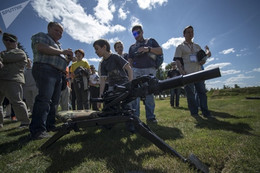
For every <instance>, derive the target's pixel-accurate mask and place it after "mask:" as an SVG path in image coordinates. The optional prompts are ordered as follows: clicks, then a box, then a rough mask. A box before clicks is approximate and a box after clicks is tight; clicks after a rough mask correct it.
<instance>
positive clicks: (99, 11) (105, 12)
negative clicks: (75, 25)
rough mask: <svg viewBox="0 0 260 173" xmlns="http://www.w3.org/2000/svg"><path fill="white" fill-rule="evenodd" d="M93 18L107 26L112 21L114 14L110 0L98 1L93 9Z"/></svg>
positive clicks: (113, 6) (113, 7)
mask: <svg viewBox="0 0 260 173" xmlns="http://www.w3.org/2000/svg"><path fill="white" fill-rule="evenodd" d="M94 12H95V16H96V17H97V18H98V20H99V21H100V22H101V23H105V24H108V23H109V22H110V21H112V20H113V17H114V16H113V12H115V5H113V4H112V2H111V0H98V4H97V6H96V7H95V8H94Z"/></svg>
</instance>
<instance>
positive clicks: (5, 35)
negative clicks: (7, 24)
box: [3, 32, 17, 42]
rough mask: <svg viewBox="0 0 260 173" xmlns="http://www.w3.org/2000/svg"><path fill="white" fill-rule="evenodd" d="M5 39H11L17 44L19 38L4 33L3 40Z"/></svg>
mask: <svg viewBox="0 0 260 173" xmlns="http://www.w3.org/2000/svg"><path fill="white" fill-rule="evenodd" d="M4 38H8V39H11V40H13V41H15V42H17V37H16V36H15V35H13V34H9V33H6V32H5V33H4V34H3V39H4Z"/></svg>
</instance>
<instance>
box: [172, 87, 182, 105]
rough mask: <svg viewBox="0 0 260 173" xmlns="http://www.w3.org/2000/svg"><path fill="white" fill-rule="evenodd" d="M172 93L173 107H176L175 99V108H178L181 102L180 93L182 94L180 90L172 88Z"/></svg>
mask: <svg viewBox="0 0 260 173" xmlns="http://www.w3.org/2000/svg"><path fill="white" fill-rule="evenodd" d="M170 93H171V98H170V103H171V106H174V98H175V101H176V102H175V106H176V107H178V106H179V101H180V93H181V90H180V88H172V89H171V90H170Z"/></svg>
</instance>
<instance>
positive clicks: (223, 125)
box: [194, 111, 258, 136]
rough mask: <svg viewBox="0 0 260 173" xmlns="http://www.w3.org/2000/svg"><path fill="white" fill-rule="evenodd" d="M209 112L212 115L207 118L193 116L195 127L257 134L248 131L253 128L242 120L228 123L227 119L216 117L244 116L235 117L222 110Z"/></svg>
mask: <svg viewBox="0 0 260 173" xmlns="http://www.w3.org/2000/svg"><path fill="white" fill-rule="evenodd" d="M211 113H212V114H213V115H214V117H212V118H207V119H205V118H202V117H200V116H194V118H195V119H196V120H197V124H196V127H197V128H207V129H210V130H226V131H233V132H235V133H239V134H245V135H250V136H251V135H252V136H258V135H255V134H253V133H251V132H250V131H252V130H253V129H252V128H251V127H250V125H249V124H247V123H242V122H238V123H230V122H227V121H221V120H219V119H217V117H220V118H233V119H240V118H245V117H237V116H234V115H230V114H228V113H224V112H214V111H211ZM247 117H248V118H250V116H247Z"/></svg>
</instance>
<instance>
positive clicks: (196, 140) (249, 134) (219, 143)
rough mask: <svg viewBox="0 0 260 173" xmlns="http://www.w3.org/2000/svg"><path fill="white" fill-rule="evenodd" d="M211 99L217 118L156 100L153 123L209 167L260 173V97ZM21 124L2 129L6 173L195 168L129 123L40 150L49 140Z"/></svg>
mask: <svg viewBox="0 0 260 173" xmlns="http://www.w3.org/2000/svg"><path fill="white" fill-rule="evenodd" d="M208 104H209V108H210V110H211V112H212V114H213V115H214V116H215V119H209V120H208V119H204V118H202V117H201V118H197V119H195V118H193V117H191V116H190V114H189V111H188V109H187V103H186V98H181V100H180V105H181V107H180V108H179V109H174V108H171V107H170V104H169V99H165V100H156V111H155V113H156V115H157V119H158V121H159V123H158V125H151V126H150V128H151V129H152V130H153V131H154V132H155V133H156V134H157V135H158V136H159V137H161V138H162V139H163V140H164V141H165V142H166V143H167V144H169V145H170V146H171V147H172V148H174V149H175V150H176V151H177V152H179V153H180V154H181V155H182V156H184V157H185V158H186V157H188V156H189V154H191V153H194V154H195V155H196V156H197V157H198V158H199V159H200V160H202V161H203V162H204V163H205V164H207V165H208V166H209V168H210V172H217V173H218V172H223V173H225V172H228V173H229V172H241V173H244V172H260V145H259V143H260V100H254V99H249V100H247V99H245V95H243V96H241V95H237V96H218V97H216V96H210V97H209V98H208ZM141 109H142V110H141V113H142V115H141V117H140V118H141V120H142V121H144V122H145V116H144V108H143V106H142V107H141ZM18 126H19V123H18V122H16V123H12V122H10V121H5V125H4V128H2V129H0V139H1V140H0V170H1V172H4V173H9V172H10V173H12V172H14V173H17V172H19V173H20V172H33V173H34V172H48V173H49V172H73V173H78V172H83V173H87V172H89V173H95V172H96V173H100V172H104V173H112V172H113V173H117V172H118V173H121V172H138V173H141V172H142V173H143V172H152V173H158V172H162V173H168V172H169V173H172V172H173V173H174V172H176V173H179V172H187V173H189V172H195V171H194V170H192V169H191V168H190V167H189V166H188V165H187V164H185V163H183V162H182V161H180V159H178V158H176V157H173V156H171V155H169V154H165V153H163V152H162V151H161V150H160V149H158V148H157V147H156V146H155V145H154V144H152V143H151V142H150V141H148V140H146V139H145V138H143V137H142V136H140V135H139V134H130V133H129V132H128V131H126V130H125V125H124V124H118V125H116V126H115V127H113V128H112V129H111V130H104V129H99V128H97V127H94V128H88V129H86V130H83V131H81V132H74V131H72V132H71V133H70V134H68V135H66V136H64V137H62V138H61V139H60V140H58V141H57V142H56V143H55V144H53V145H52V146H51V147H50V148H49V149H48V150H46V151H40V150H39V147H40V146H41V144H43V143H44V142H45V141H46V139H43V140H37V141H30V140H29V137H28V136H29V131H28V129H19V128H17V127H18ZM51 134H53V133H51Z"/></svg>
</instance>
